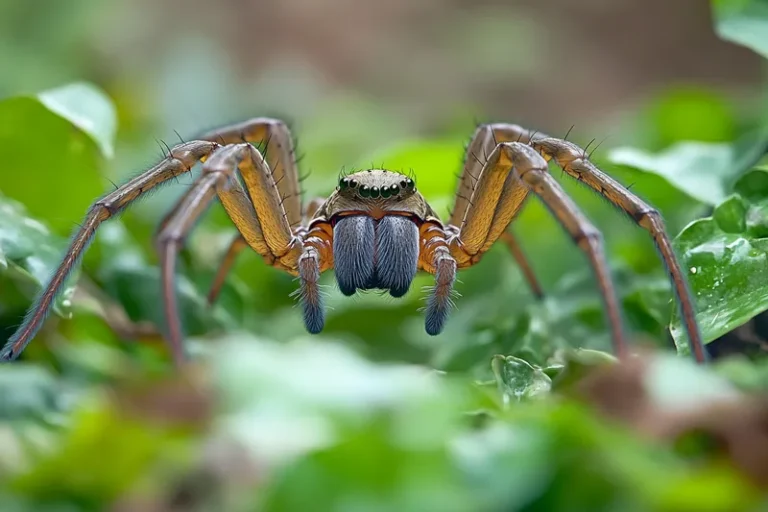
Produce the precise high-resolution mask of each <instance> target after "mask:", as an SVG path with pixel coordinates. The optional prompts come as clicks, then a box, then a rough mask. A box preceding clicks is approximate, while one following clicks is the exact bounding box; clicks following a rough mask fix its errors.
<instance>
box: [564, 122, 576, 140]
mask: <svg viewBox="0 0 768 512" xmlns="http://www.w3.org/2000/svg"><path fill="white" fill-rule="evenodd" d="M575 127H576V125H575V124H572V125H571V127H570V128H568V131H567V132H565V135H564V136H563V140H564V141H567V140H568V136H569V135H570V134H571V131H573V129H574V128H575Z"/></svg>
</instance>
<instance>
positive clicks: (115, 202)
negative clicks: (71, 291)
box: [0, 141, 218, 361]
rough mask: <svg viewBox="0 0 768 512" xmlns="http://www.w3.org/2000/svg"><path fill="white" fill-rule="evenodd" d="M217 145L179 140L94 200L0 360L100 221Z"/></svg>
mask: <svg viewBox="0 0 768 512" xmlns="http://www.w3.org/2000/svg"><path fill="white" fill-rule="evenodd" d="M217 147H218V144H216V143H213V142H208V141H191V142H186V143H183V144H179V145H178V146H175V147H174V148H172V149H171V150H170V151H169V154H168V157H167V158H166V159H164V160H163V161H162V162H160V163H158V164H157V165H155V166H154V167H152V168H151V169H149V170H147V171H145V172H144V173H142V174H141V175H139V176H137V177H135V178H133V179H132V180H130V181H129V182H127V183H125V184H124V185H122V186H121V187H119V188H118V189H117V190H115V191H114V192H111V193H109V194H107V195H105V196H104V197H102V198H101V199H99V200H98V201H96V202H95V203H94V204H93V205H92V206H91V207H90V209H89V210H88V213H87V215H86V217H85V220H84V221H83V223H82V224H81V227H80V229H79V230H77V231H76V232H75V234H74V235H73V236H72V239H71V241H70V245H69V248H68V249H67V252H66V253H65V255H64V258H63V260H62V261H61V264H60V265H59V267H58V268H57V269H56V271H55V272H54V273H53V275H52V276H51V279H50V280H49V281H48V283H47V284H46V286H45V288H44V289H43V290H42V292H41V293H40V295H38V297H37V299H36V300H35V303H34V305H33V306H32V307H31V308H30V309H29V312H28V313H27V315H26V316H25V317H24V321H23V322H22V324H21V325H20V326H19V328H18V330H17V331H16V332H15V333H14V334H13V335H12V336H11V338H10V339H9V340H8V342H7V343H6V345H5V346H4V347H3V349H2V350H1V351H0V360H3V361H10V360H13V359H15V358H16V357H18V355H19V354H20V353H21V351H22V350H24V347H25V346H26V345H27V343H29V342H30V341H31V340H32V338H33V337H34V336H35V334H36V333H37V331H38V330H39V329H40V327H41V326H42V324H43V321H44V320H45V318H46V317H47V315H48V313H49V312H50V309H51V305H52V304H53V300H54V298H55V297H56V296H57V295H58V293H59V291H60V290H61V287H62V286H63V284H64V283H65V281H66V279H67V276H69V274H70V272H71V271H72V269H73V268H74V267H75V266H76V265H77V264H78V262H79V261H80V258H81V257H82V255H83V253H84V252H85V250H86V249H87V248H88V246H89V245H90V243H91V241H92V239H93V236H94V234H95V233H96V230H97V229H98V227H99V225H101V223H102V222H104V221H106V220H108V219H109V218H111V217H113V216H115V215H117V214H119V213H120V212H121V211H122V210H123V209H124V208H125V207H127V206H128V205H130V204H131V203H132V202H133V201H134V200H135V199H138V198H139V196H141V195H142V194H144V193H146V192H147V191H149V190H151V189H153V188H155V187H156V186H158V185H160V184H163V183H166V182H168V180H170V179H171V178H174V177H176V176H179V175H180V174H183V173H185V172H189V171H190V169H191V168H192V166H194V165H195V163H197V162H198V161H200V160H201V159H204V158H205V157H207V156H208V155H209V154H210V153H211V152H212V151H213V150H214V149H215V148H217Z"/></svg>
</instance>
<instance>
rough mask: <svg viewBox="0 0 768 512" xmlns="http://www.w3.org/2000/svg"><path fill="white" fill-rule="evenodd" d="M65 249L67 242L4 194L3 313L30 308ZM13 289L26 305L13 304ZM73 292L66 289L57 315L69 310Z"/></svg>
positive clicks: (0, 234) (0, 228)
mask: <svg viewBox="0 0 768 512" xmlns="http://www.w3.org/2000/svg"><path fill="white" fill-rule="evenodd" d="M64 247H65V242H64V240H62V239H61V238H59V237H58V236H56V235H54V234H52V233H51V232H50V231H49V230H48V228H47V227H46V226H45V225H43V224H42V223H40V222H39V221H37V220H35V219H33V218H31V217H30V216H29V215H28V214H27V212H26V211H25V209H24V207H23V206H22V205H21V204H19V203H18V202H16V201H14V200H11V199H9V198H7V197H4V196H2V195H0V261H2V263H3V264H2V265H0V280H2V281H3V282H5V284H4V285H3V289H4V299H5V300H4V301H3V302H2V304H0V312H2V311H4V310H5V311H8V312H12V313H18V309H26V305H27V304H28V301H30V300H31V299H32V297H33V296H34V295H35V294H36V293H37V292H38V291H39V290H40V288H41V287H42V286H43V285H44V284H45V283H46V282H47V281H48V278H49V276H50V275H51V272H52V271H53V269H55V268H56V267H57V266H58V264H59V261H60V260H61V255H62V252H63V250H64ZM12 287H13V288H15V289H17V290H18V291H19V293H20V294H21V295H22V296H23V297H24V298H25V299H26V302H25V303H20V304H12V302H11V298H12V294H11V288H12ZM72 291H73V290H72V288H71V287H67V288H65V289H64V290H63V292H62V293H61V295H60V296H59V297H58V299H57V300H56V301H55V303H54V310H55V311H56V312H57V313H59V314H64V313H65V312H66V311H67V309H68V308H69V305H70V304H69V302H70V296H71V292H72Z"/></svg>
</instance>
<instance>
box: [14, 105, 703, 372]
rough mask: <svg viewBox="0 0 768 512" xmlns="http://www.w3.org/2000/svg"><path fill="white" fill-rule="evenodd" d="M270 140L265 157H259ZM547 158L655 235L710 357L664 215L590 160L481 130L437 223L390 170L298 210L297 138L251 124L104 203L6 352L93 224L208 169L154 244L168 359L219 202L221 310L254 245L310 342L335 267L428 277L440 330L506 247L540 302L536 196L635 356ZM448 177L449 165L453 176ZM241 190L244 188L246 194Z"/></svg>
mask: <svg viewBox="0 0 768 512" xmlns="http://www.w3.org/2000/svg"><path fill="white" fill-rule="evenodd" d="M262 143H263V145H264V148H265V151H264V153H263V154H262V152H261V151H260V150H259V149H258V148H259V147H261V144H262ZM550 160H553V161H554V162H556V163H557V165H558V166H559V167H561V168H562V169H563V171H565V173H567V174H569V175H570V176H573V177H574V178H576V179H578V180H579V181H581V182H583V183H585V184H586V185H587V186H589V187H591V188H593V189H594V190H596V191H597V192H599V193H600V194H602V195H603V196H605V197H606V198H607V199H608V200H609V201H610V202H612V203H613V204H614V205H615V206H617V207H619V208H620V209H622V210H624V211H625V212H626V213H627V214H629V216H630V217H631V218H632V219H634V221H635V222H636V223H637V224H638V225H639V226H641V227H642V228H644V229H646V230H647V231H648V232H649V233H650V234H651V236H652V237H653V240H654V242H655V243H656V246H657V248H658V250H659V252H660V254H661V257H662V259H663V260H664V263H665V264H666V267H667V269H668V271H669V275H670V278H671V280H672V283H673V289H674V292H675V297H676V301H677V304H678V306H679V308H680V312H681V317H682V318H683V324H684V325H685V328H686V330H687V333H688V336H689V340H690V343H691V348H692V352H693V354H694V355H695V357H696V359H697V360H698V361H704V360H705V353H704V349H703V346H702V341H701V335H700V333H699V329H698V326H697V324H696V317H695V313H694V308H693V301H692V299H691V296H690V293H689V292H688V289H687V285H686V281H685V277H684V275H683V273H682V272H681V270H680V265H679V264H678V262H677V259H676V257H675V254H674V252H673V250H672V245H671V243H670V240H669V236H668V235H667V233H666V231H665V228H664V224H663V222H662V219H661V216H660V215H659V213H658V212H657V211H656V210H655V209H653V208H652V207H650V206H649V205H647V204H646V203H644V202H643V201H642V200H640V199H639V198H638V197H637V196H635V195H634V194H632V193H630V192H629V191H628V190H627V189H626V188H624V187H623V186H622V185H621V184H619V183H618V182H617V181H615V180H614V179H613V178H611V177H610V176H608V175H606V174H605V173H603V172H602V171H600V170H599V169H597V168H596V167H595V166H594V165H593V164H592V163H591V162H590V161H589V159H588V158H587V155H586V152H585V151H584V150H583V149H581V148H579V147H578V146H576V145H575V144H573V143H571V142H568V141H566V140H561V139H556V138H553V137H549V136H547V135H544V134H542V133H538V132H537V133H531V132H529V131H528V130H526V129H524V128H522V127H520V126H517V125H512V124H487V125H481V126H479V127H478V128H477V130H476V131H475V134H474V136H473V137H472V140H471V141H470V143H469V145H468V147H467V152H466V156H465V163H464V169H463V172H462V174H461V177H460V179H459V184H458V190H457V193H456V199H455V202H454V206H453V209H452V211H451V215H450V217H449V218H448V219H446V220H445V221H442V220H441V219H440V218H439V217H438V216H437V214H436V213H435V212H434V211H433V210H432V208H431V207H430V206H429V204H428V203H427V201H426V200H425V199H424V197H423V196H422V195H421V194H420V193H419V192H418V190H417V189H416V183H415V182H414V181H413V179H412V178H411V177H408V176H405V175H403V174H400V173H396V172H391V171H387V170H384V169H369V170H365V171H360V172H355V173H353V174H349V175H346V176H343V177H341V178H340V179H339V182H338V184H337V186H336V190H335V191H334V192H333V193H332V194H331V195H330V196H329V197H328V198H327V199H319V200H318V199H315V200H312V201H309V202H307V203H304V202H303V201H302V197H301V191H300V188H299V174H298V170H297V165H296V160H295V158H294V149H293V142H292V138H291V135H290V133H289V131H288V128H287V127H286V125H285V124H284V123H282V122H281V121H279V120H275V119H268V118H257V119H253V120H250V121H247V122H245V123H241V124H238V125H233V126H228V127H225V128H222V129H219V130H215V131H213V132H210V133H207V134H204V135H203V136H201V137H200V138H199V139H197V140H194V141H191V142H185V143H182V144H179V145H177V146H175V147H174V148H172V149H171V150H170V151H169V154H168V156H167V157H166V158H165V159H164V160H163V161H161V162H160V163H158V164H157V165H155V166H154V167H152V168H151V169H149V170H147V171H146V172H144V173H143V174H141V175H139V176H137V177H136V178H134V179H132V180H130V181H129V182H127V183H126V184H124V185H123V186H121V187H119V188H118V189H117V190H115V191H114V192H112V193H109V194H107V195H106V196H104V197H102V198H101V199H99V200H97V201H96V202H95V203H94V204H93V206H92V207H91V208H90V210H89V211H88V214H87V216H86V218H85V220H84V222H83V223H82V225H81V227H80V229H79V230H78V231H77V232H76V233H75V235H74V237H73V238H72V242H71V245H70V247H69V250H68V251H67V253H66V255H65V256H64V259H63V261H62V263H61V265H60V266H59V268H58V269H57V271H56V272H54V274H53V276H52V278H51V280H50V281H49V283H48V284H47V285H46V287H45V288H44V289H43V291H42V292H41V294H40V296H39V298H38V300H37V301H36V303H35V305H34V306H33V307H32V308H30V311H29V313H28V314H27V316H26V317H25V319H24V321H23V323H22V324H21V326H20V327H19V329H18V330H17V331H16V333H15V334H14V335H13V336H12V337H11V339H10V340H9V341H8V343H7V344H6V345H5V347H3V349H2V351H1V352H0V359H2V360H6V361H9V360H12V359H15V358H16V357H18V355H19V354H20V353H21V351H22V350H23V349H24V347H25V346H26V345H27V343H29V341H30V340H31V339H32V338H33V337H34V336H35V334H36V333H37V331H38V330H39V329H40V327H41V326H42V324H43V321H44V320H45V318H46V316H47V314H48V312H49V311H50V308H51V305H52V303H53V300H54V298H55V297H56V295H57V294H58V292H59V291H60V289H61V287H62V285H63V283H64V282H65V280H66V278H67V276H68V275H69V273H70V272H71V270H72V269H73V268H74V266H75V265H76V263H77V262H78V261H79V259H80V257H81V256H82V254H83V252H84V251H85V250H86V248H87V246H88V244H89V243H90V242H91V240H92V238H93V235H94V234H95V232H96V230H97V228H98V227H99V225H100V224H101V223H102V222H104V221H106V220H108V219H109V218H111V217H113V216H115V215H117V214H119V213H120V212H121V211H122V210H123V209H124V208H126V207H127V206H129V205H130V204H131V203H132V202H133V201H134V200H135V199H137V198H138V197H139V196H140V195H142V194H144V193H145V192H147V191H149V190H150V189H152V188H154V187H156V186H158V185H161V184H163V183H166V182H168V181H170V180H171V179H172V178H175V177H176V176H179V175H181V174H183V173H186V172H189V171H190V170H191V169H192V167H193V166H194V165H195V164H196V163H198V162H203V167H202V174H201V176H200V177H199V178H198V179H197V181H196V182H195V184H194V186H192V187H191V188H190V190H189V191H188V192H187V193H186V194H185V195H184V196H183V197H182V199H181V200H180V201H179V202H178V203H177V204H176V205H175V206H174V208H173V209H172V210H171V212H170V213H169V214H168V215H167V216H166V218H165V219H164V220H163V221H162V223H161V229H160V231H159V233H158V236H157V247H158V251H159V253H160V264H161V272H162V295H163V300H164V304H165V317H166V319H167V323H168V333H167V335H168V339H169V341H170V344H171V348H172V352H173V355H174V359H175V360H176V361H177V362H181V361H182V360H183V359H184V349H183V343H182V329H181V325H180V320H179V316H178V311H177V305H176V297H175V294H174V273H175V265H176V258H177V254H178V251H179V249H180V247H181V245H182V243H183V242H184V239H185V238H186V236H187V234H188V233H189V231H190V229H191V228H192V226H193V225H194V224H195V221H196V220H197V219H198V218H199V217H200V215H201V214H202V213H203V212H204V211H205V209H206V207H207V206H208V205H209V204H210V203H211V202H212V201H213V200H214V199H215V198H216V197H218V199H219V201H221V203H222V205H223V206H224V209H225V210H226V212H227V214H228V215H229V217H230V218H231V220H232V222H233V224H234V225H235V227H236V228H237V230H238V232H239V233H238V236H237V237H235V239H234V240H233V242H232V244H231V245H230V247H229V250H228V251H227V253H226V255H225V256H224V259H223V262H222V264H221V265H220V267H219V271H218V272H217V274H216V277H215V278H214V282H213V285H212V286H211V291H210V293H209V295H208V299H209V302H213V301H214V300H215V298H216V297H217V295H218V293H219V290H220V289H221V286H222V284H223V282H224V280H225V277H226V275H227V273H228V271H229V269H230V268H231V266H232V263H233V262H234V260H235V258H236V256H237V255H238V253H240V252H241V251H242V250H243V249H245V248H247V247H250V248H251V249H252V250H253V251H255V252H256V253H258V254H259V255H261V256H262V258H263V259H264V260H265V261H266V262H267V264H269V265H271V266H274V267H276V268H278V269H281V270H284V271H286V272H288V273H290V274H293V275H295V276H297V277H298V280H299V290H298V296H299V300H300V302H301V306H302V311H303V316H304V323H305V325H306V327H307V330H308V331H310V332H312V333H317V332H320V331H321V330H322V329H323V326H324V323H325V312H324V308H323V300H322V299H323V297H322V294H321V292H320V284H319V279H320V274H322V273H323V272H325V271H326V270H331V269H332V270H333V271H334V274H335V276H336V282H337V284H338V287H339V289H340V290H341V292H342V293H343V294H344V295H353V294H355V293H356V292H358V291H361V290H370V289H383V290H387V291H388V292H389V293H390V294H391V295H392V296H393V297H401V296H403V295H404V294H405V293H406V292H407V291H408V290H409V288H410V286H411V283H412V281H413V278H414V276H415V275H416V273H417V272H418V271H419V270H421V271H425V272H428V273H430V274H433V275H434V277H435V284H434V287H432V290H431V292H430V293H429V296H428V297H427V306H426V308H425V328H426V330H427V332H428V333H429V334H438V333H440V332H441V331H442V330H443V327H444V325H445V322H446V319H447V317H448V312H449V310H450V307H451V304H452V302H451V294H452V290H453V285H454V281H455V279H456V272H457V270H458V269H462V268H466V267H469V266H472V265H474V264H475V263H477V262H479V261H480V259H481V258H482V256H483V254H484V253H485V252H486V251H488V249H490V247H491V246H492V245H493V244H494V243H495V242H496V241H498V240H502V241H503V242H504V243H505V244H506V245H507V246H508V247H509V249H510V250H511V252H512V254H513V256H514V258H515V260H516V261H517V263H518V265H519V266H520V268H521V270H522V272H523V274H524V275H525V277H526V279H527V281H528V283H529V285H530V286H531V289H532V290H533V292H534V294H535V295H536V296H537V297H541V296H542V291H541V287H540V286H539V284H538V282H537V280H536V278H535V276H534V274H533V272H532V271H531V267H530V265H529V264H528V262H527V260H526V258H525V256H524V254H523V252H522V250H521V249H520V247H519V245H518V244H517V240H516V239H515V237H514V236H513V235H512V233H511V232H510V231H509V230H508V227H509V225H510V223H511V222H512V221H513V220H514V219H515V217H516V216H517V214H518V213H519V212H520V210H521V208H522V207H523V205H524V203H525V199H526V197H527V196H528V195H529V194H530V193H533V194H535V195H537V196H538V197H539V198H540V199H541V200H542V201H543V202H544V203H545V204H546V205H547V207H548V208H549V210H550V211H551V212H552V214H553V215H554V216H555V217H556V218H557V220H558V221H559V222H560V224H562V226H563V227H564V228H565V230H566V231H567V232H568V233H569V234H570V236H571V238H572V239H573V241H574V242H575V243H576V244H577V245H578V247H579V248H580V249H581V250H582V251H583V252H584V253H585V255H586V256H587V259H588V260H589V262H590V264H591V265H592V268H593V270H594V272H595V275H596V279H597V282H598V285H599V289H600V293H601V295H602V297H603V300H604V303H605V309H606V316H607V320H608V325H609V326H610V330H611V336H612V340H613V344H614V350H615V351H616V352H617V354H618V355H620V356H624V355H625V354H626V353H627V345H626V342H625V335H624V333H623V330H622V322H621V315H620V308H619V303H618V300H617V298H616V293H615V290H614V286H613V283H612V280H611V278H610V274H609V272H608V267H607V264H606V261H605V257H604V254H603V242H602V237H601V236H600V233H599V232H598V231H597V229H596V228H595V227H594V226H593V225H592V224H591V223H590V222H589V221H588V220H587V218H586V217H585V216H584V215H583V214H582V213H581V211H580V210H579V208H578V207H577V206H576V205H575V204H574V203H573V201H572V200H571V199H570V198H569V197H568V196H567V195H566V194H565V192H564V191H563V189H562V188H561V187H560V185H559V184H558V182H557V181H556V180H555V179H553V177H552V176H551V174H550V173H549V170H548V163H547V162H548V161H550ZM445 172H446V179H449V177H450V176H451V170H450V169H446V170H445ZM241 179H242V183H243V184H244V185H245V186H244V187H243V185H241Z"/></svg>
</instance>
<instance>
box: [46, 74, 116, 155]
mask: <svg viewBox="0 0 768 512" xmlns="http://www.w3.org/2000/svg"><path fill="white" fill-rule="evenodd" d="M37 98H38V100H40V103H42V104H43V105H45V106H46V107H47V108H48V110H50V111H51V112H53V113H55V114H58V115H59V116H61V117H63V118H64V119H66V120H68V121H69V122H70V123H72V124H73V125H75V126H77V127H78V128H80V129H81V130H82V131H84V132H85V133H87V134H88V135H89V136H90V137H91V138H92V139H93V140H94V141H95V142H96V143H97V144H98V145H99V148H100V149H101V152H102V153H104V156H106V157H108V158H111V157H112V156H113V154H114V152H115V148H114V138H115V132H116V130H117V119H116V114H115V107H114V106H113V105H112V101H111V100H110V99H109V98H108V97H107V96H106V95H105V94H104V93H103V92H102V91H101V90H99V89H97V88H96V87H94V86H93V85H91V84H87V83H76V84H70V85H65V86H64V87H59V88H57V89H51V90H49V91H43V92H41V93H40V94H38V95H37Z"/></svg>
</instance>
